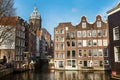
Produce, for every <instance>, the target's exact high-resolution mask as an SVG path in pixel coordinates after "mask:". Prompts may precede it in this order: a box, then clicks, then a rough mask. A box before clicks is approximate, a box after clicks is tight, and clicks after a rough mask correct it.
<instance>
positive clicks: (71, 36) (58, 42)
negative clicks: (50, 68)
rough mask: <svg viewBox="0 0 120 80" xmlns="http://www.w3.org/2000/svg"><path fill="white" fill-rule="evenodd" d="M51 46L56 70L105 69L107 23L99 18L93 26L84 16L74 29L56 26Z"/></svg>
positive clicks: (107, 62)
mask: <svg viewBox="0 0 120 80" xmlns="http://www.w3.org/2000/svg"><path fill="white" fill-rule="evenodd" d="M54 47H55V49H54V62H55V68H56V69H71V70H75V69H76V70H84V69H88V70H89V69H96V70H105V69H109V61H108V60H109V55H108V24H107V22H104V21H102V18H101V16H100V15H98V16H97V17H96V21H95V22H94V23H88V22H87V20H86V17H85V16H83V17H82V18H81V22H80V23H79V24H78V25H76V26H73V25H72V24H71V23H69V22H68V23H60V24H59V25H58V26H57V27H55V28H54Z"/></svg>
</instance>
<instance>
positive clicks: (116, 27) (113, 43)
mask: <svg viewBox="0 0 120 80" xmlns="http://www.w3.org/2000/svg"><path fill="white" fill-rule="evenodd" d="M107 14H108V24H109V34H110V35H109V40H110V44H109V46H110V47H109V52H110V63H111V70H112V71H115V72H116V74H117V75H120V3H119V4H118V5H116V6H115V7H114V8H112V9H111V10H109V11H108V12H107Z"/></svg>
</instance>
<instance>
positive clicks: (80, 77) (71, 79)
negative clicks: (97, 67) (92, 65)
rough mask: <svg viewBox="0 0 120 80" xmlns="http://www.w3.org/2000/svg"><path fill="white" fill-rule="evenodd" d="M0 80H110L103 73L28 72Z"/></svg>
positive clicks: (108, 75) (107, 75)
mask: <svg viewBox="0 0 120 80" xmlns="http://www.w3.org/2000/svg"><path fill="white" fill-rule="evenodd" d="M0 80H110V74H109V72H104V71H94V72H86V71H55V70H51V71H47V72H46V71H38V72H35V71H28V72H23V73H13V74H10V75H7V76H5V77H3V78H1V79H0Z"/></svg>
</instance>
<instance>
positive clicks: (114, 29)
mask: <svg viewBox="0 0 120 80" xmlns="http://www.w3.org/2000/svg"><path fill="white" fill-rule="evenodd" d="M113 39H114V40H119V27H115V28H113Z"/></svg>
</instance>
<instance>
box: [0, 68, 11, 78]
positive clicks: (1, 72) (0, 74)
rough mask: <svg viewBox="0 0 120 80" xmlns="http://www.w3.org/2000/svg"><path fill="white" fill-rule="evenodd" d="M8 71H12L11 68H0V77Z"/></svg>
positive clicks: (8, 72)
mask: <svg viewBox="0 0 120 80" xmlns="http://www.w3.org/2000/svg"><path fill="white" fill-rule="evenodd" d="M10 73H13V68H6V69H2V70H0V78H1V77H4V76H6V75H8V74H10Z"/></svg>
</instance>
